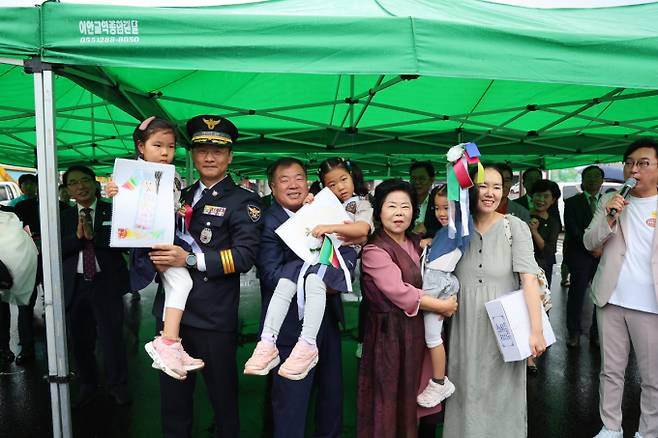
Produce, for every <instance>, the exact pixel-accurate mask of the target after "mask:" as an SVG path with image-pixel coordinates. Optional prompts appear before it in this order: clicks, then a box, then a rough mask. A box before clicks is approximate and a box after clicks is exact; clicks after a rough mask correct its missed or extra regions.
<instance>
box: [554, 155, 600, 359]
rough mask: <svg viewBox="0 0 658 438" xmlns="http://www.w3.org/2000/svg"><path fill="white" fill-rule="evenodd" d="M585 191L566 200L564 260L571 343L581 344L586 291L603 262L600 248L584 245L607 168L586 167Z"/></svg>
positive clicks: (595, 335)
mask: <svg viewBox="0 0 658 438" xmlns="http://www.w3.org/2000/svg"><path fill="white" fill-rule="evenodd" d="M580 177H581V184H580V186H581V188H582V190H583V191H582V193H579V194H577V195H575V196H572V197H571V198H569V199H565V200H564V242H565V244H564V245H563V251H562V252H563V254H564V261H565V263H566V264H567V266H568V267H569V273H570V276H571V280H570V284H569V293H568V295H567V331H568V338H567V345H568V346H569V347H572V348H573V347H578V345H580V336H581V334H582V332H583V330H582V316H583V315H582V314H583V305H584V303H585V292H586V291H587V287H588V285H589V283H590V282H591V281H592V279H593V278H594V274H595V273H596V268H597V267H598V265H599V258H600V257H601V252H600V251H597V250H595V251H589V250H587V248H585V245H584V244H583V236H584V235H585V230H586V229H587V227H588V226H589V224H590V222H591V221H592V218H593V217H594V213H595V212H596V208H597V205H598V202H599V199H600V198H601V193H600V190H601V185H602V184H603V170H602V169H601V168H600V167H598V166H589V167H586V168H585V169H584V170H583V171H582V173H581V175H580ZM590 340H591V341H592V342H598V333H597V330H596V311H595V312H594V315H593V318H592V325H591V327H590Z"/></svg>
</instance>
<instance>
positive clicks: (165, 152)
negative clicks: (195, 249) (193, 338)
mask: <svg viewBox="0 0 658 438" xmlns="http://www.w3.org/2000/svg"><path fill="white" fill-rule="evenodd" d="M133 140H134V142H135V150H136V152H137V155H138V158H139V159H142V160H144V161H148V162H151V163H162V164H171V163H173V161H174V156H175V153H176V127H175V126H174V125H173V124H172V123H170V122H169V121H167V120H163V119H160V118H156V117H153V116H152V117H149V118H148V119H146V120H144V121H143V122H142V123H141V124H140V125H139V126H138V127H137V128H135V131H134V132H133ZM181 188H182V183H181V179H180V176H179V175H178V174H176V176H175V178H174V193H173V195H174V205H175V206H178V204H179V202H180V196H181ZM106 192H107V194H108V196H110V197H114V196H115V195H116V194H117V193H118V192H119V188H118V186H117V185H116V184H115V183H114V182H112V181H111V182H109V183H108V185H107V188H106ZM174 213H175V212H174ZM175 214H176V213H175ZM183 220H184V219H183V218H182V217H180V216H179V215H177V216H176V223H177V225H179V224H181V226H180V227H177V234H178V233H179V232H185V231H184V227H183V226H182V223H183ZM174 243H175V244H176V245H179V246H182V247H184V248H189V245H188V244H187V243H186V242H184V241H183V240H182V239H180V238H178V237H176V238H174ZM131 261H132V266H131V276H130V277H131V287H132V289H133V290H140V289H143V288H144V287H146V286H147V285H148V284H149V283H150V282H151V281H153V278H154V277H155V275H156V270H155V267H154V265H153V263H152V262H151V260H150V259H149V256H148V250H144V249H134V250H133V251H132V254H131ZM160 278H161V280H162V284H163V286H164V292H165V304H164V307H165V308H164V312H163V319H164V327H163V330H162V332H161V334H160V336H156V337H155V339H154V340H153V341H151V342H148V343H147V344H146V345H145V346H144V348H145V349H146V352H147V353H148V354H149V356H151V358H152V359H153V368H155V369H159V370H162V371H164V372H165V373H166V374H168V375H169V376H171V377H173V378H175V379H178V380H183V379H185V378H186V377H187V372H188V371H196V370H199V369H201V368H203V367H204V363H203V361H202V360H201V359H195V358H192V357H190V355H189V354H187V353H186V352H185V350H184V349H183V345H182V344H181V339H180V337H179V331H180V322H181V318H182V317H183V311H184V310H185V303H186V301H187V297H188V295H189V294H190V290H191V289H192V278H191V277H190V273H189V272H188V270H187V268H183V267H170V268H168V269H167V270H166V271H165V272H161V273H160Z"/></svg>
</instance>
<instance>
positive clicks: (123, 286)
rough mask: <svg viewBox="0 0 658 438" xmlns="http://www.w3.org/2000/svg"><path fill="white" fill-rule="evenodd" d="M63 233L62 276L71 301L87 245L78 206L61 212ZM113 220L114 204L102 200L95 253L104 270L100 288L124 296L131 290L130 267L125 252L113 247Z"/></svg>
mask: <svg viewBox="0 0 658 438" xmlns="http://www.w3.org/2000/svg"><path fill="white" fill-rule="evenodd" d="M60 217H61V224H60V225H61V234H62V275H63V276H64V297H65V301H66V303H67V305H68V304H70V303H71V299H72V298H73V293H74V288H75V280H76V274H77V270H78V257H79V254H80V251H81V250H82V249H83V247H84V242H85V241H84V239H78V237H77V236H76V232H77V229H78V208H77V206H76V207H74V208H68V209H66V210H63V211H61V213H60ZM111 221H112V204H110V203H107V202H103V201H101V200H99V201H98V202H97V203H96V212H95V214H94V252H95V253H96V260H98V266H99V267H100V269H101V273H102V276H103V277H102V278H103V280H102V281H98V282H97V287H99V288H103V289H105V293H111V294H119V295H123V294H125V293H127V292H129V291H130V289H129V285H128V269H127V267H126V260H125V257H124V256H125V251H124V250H123V249H120V248H110V232H111Z"/></svg>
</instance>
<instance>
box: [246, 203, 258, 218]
mask: <svg viewBox="0 0 658 438" xmlns="http://www.w3.org/2000/svg"><path fill="white" fill-rule="evenodd" d="M260 213H261V212H260V207H257V206H255V205H253V204H247V214H248V215H249V217H250V218H251V220H252V221H253V222H258V221H259V220H260Z"/></svg>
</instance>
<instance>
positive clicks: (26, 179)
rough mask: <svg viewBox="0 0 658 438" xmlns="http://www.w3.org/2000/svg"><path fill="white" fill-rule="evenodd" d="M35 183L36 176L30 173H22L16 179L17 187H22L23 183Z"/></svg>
mask: <svg viewBox="0 0 658 438" xmlns="http://www.w3.org/2000/svg"><path fill="white" fill-rule="evenodd" d="M30 182H31V183H34V184H36V183H37V176H36V175H32V174H31V173H24V174H23V175H21V176H19V177H18V187H20V186H22V185H23V184H25V183H30Z"/></svg>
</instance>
